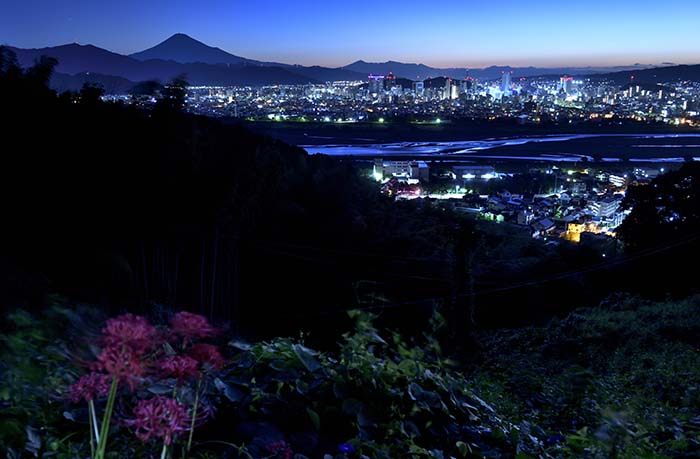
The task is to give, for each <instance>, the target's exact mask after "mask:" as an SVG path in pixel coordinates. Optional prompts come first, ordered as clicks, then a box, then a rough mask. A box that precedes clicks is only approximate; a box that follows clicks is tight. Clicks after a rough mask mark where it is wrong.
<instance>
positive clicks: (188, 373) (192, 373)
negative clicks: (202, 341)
mask: <svg viewBox="0 0 700 459" xmlns="http://www.w3.org/2000/svg"><path fill="white" fill-rule="evenodd" d="M197 364H198V362H197V361H196V360H195V359H193V358H192V357H188V356H186V355H183V356H180V355H175V356H169V357H166V358H165V359H164V360H163V361H162V362H161V363H160V369H161V370H162V372H163V376H165V377H169V376H171V377H175V378H177V379H178V380H179V381H184V380H186V379H188V378H196V377H198V376H199V371H198V370H197Z"/></svg>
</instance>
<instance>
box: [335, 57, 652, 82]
mask: <svg viewBox="0 0 700 459" xmlns="http://www.w3.org/2000/svg"><path fill="white" fill-rule="evenodd" d="M342 68H343V69H347V70H352V71H355V72H360V73H365V74H379V75H386V74H387V73H389V72H393V73H394V75H397V76H400V77H404V78H409V79H413V80H427V79H430V78H437V77H449V78H457V79H462V78H465V77H467V76H470V77H472V78H482V79H493V78H500V77H501V75H503V72H512V74H513V77H515V78H520V77H534V76H540V75H558V74H559V75H562V74H567V75H591V74H597V73H609V72H615V71H627V70H635V71H636V70H640V69H647V68H654V66H651V65H642V64H635V65H630V66H618V67H553V68H545V67H511V66H507V65H505V66H491V67H486V68H483V69H468V68H466V67H464V68H435V67H430V66H427V65H425V64H407V63H403V62H396V61H387V62H365V61H362V60H359V61H356V62H353V63H352V64H349V65H346V66H345V67H342Z"/></svg>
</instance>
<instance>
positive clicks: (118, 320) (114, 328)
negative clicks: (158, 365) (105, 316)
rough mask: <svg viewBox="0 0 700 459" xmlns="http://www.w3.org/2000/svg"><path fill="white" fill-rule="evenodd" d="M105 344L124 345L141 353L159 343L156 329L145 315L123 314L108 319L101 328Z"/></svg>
mask: <svg viewBox="0 0 700 459" xmlns="http://www.w3.org/2000/svg"><path fill="white" fill-rule="evenodd" d="M102 334H103V340H104V342H105V345H106V346H120V345H125V346H129V347H130V348H132V349H133V350H134V351H136V352H139V353H143V352H146V351H147V350H149V349H153V348H154V347H156V346H157V345H158V344H159V333H158V329H157V328H156V327H154V326H153V325H151V324H150V323H149V322H148V320H146V318H145V317H142V316H136V315H134V314H123V315H121V316H119V317H115V318H113V319H109V320H108V321H107V324H106V325H105V327H104V328H103V329H102Z"/></svg>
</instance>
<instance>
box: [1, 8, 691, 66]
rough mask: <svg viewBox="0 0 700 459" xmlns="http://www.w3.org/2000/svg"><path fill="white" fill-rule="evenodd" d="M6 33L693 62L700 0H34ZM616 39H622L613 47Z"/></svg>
mask: <svg viewBox="0 0 700 459" xmlns="http://www.w3.org/2000/svg"><path fill="white" fill-rule="evenodd" d="M4 9H5V14H3V15H2V17H0V30H2V32H0V43H2V44H9V45H13V46H18V47H23V48H41V47H47V46H56V45H61V44H66V43H72V42H76V43H80V44H92V45H95V46H98V47H102V48H105V49H109V50H111V51H114V52H117V53H120V54H130V53H134V52H138V51H142V50H144V49H147V48H150V47H152V46H154V45H156V44H157V43H160V42H161V41H162V40H163V39H165V38H166V37H168V36H170V35H172V34H174V33H180V32H181V33H186V34H188V35H191V36H193V37H195V38H197V39H198V40H201V41H203V42H205V43H207V44H210V45H211V46H216V47H219V48H221V49H223V50H224V51H227V52H230V53H232V54H236V55H239V56H243V57H246V58H250V59H257V60H262V61H276V62H282V63H294V64H301V65H322V66H328V67H340V66H344V65H348V64H350V63H352V62H355V61H357V60H365V61H368V62H384V61H388V60H394V61H399V62H411V63H414V62H415V63H423V64H426V65H430V66H433V67H440V68H446V67H470V68H483V67H488V66H491V65H511V66H530V65H532V66H541V67H557V66H617V65H620V66H621V65H632V64H635V63H641V64H645V65H659V64H663V63H668V62H670V63H675V64H695V63H698V62H700V52H698V50H697V47H694V45H693V43H692V40H691V38H692V31H693V27H694V24H693V20H694V19H693V18H695V17H697V14H698V13H700V4H698V3H697V2H694V1H691V0H675V1H671V2H666V3H665V4H664V5H660V4H653V5H644V6H643V7H640V6H639V5H638V4H635V3H634V2H632V1H631V0H617V1H612V2H610V1H608V2H603V1H599V0H594V1H592V2H585V3H578V4H575V3H571V4H565V3H562V2H555V1H552V0H534V1H532V2H529V3H524V2H516V1H514V0H503V1H501V2H499V3H498V5H497V7H494V6H485V5H483V4H482V2H456V1H451V0H450V1H446V2H443V3H441V4H440V5H438V6H436V7H434V8H433V7H431V6H430V5H426V4H424V3H417V2H416V3H414V2H405V3H403V4H401V5H391V4H375V3H372V2H366V1H361V2H358V3H354V4H353V5H352V6H349V5H345V4H340V3H328V4H324V5H319V4H317V3H315V2H310V1H306V0H304V1H300V2H294V3H293V4H291V3H289V2H282V1H272V2H269V3H268V4H266V7H265V9H264V11H262V12H261V11H260V8H259V7H256V6H255V5H253V4H242V3H238V4H230V3H228V2H224V1H220V0H216V1H209V2H206V3H200V4H198V5H197V6H193V5H190V4H172V5H171V4H166V3H165V2H162V1H155V2H150V3H149V4H148V5H145V6H144V5H142V4H139V3H137V2H135V1H132V0H128V1H125V2H121V3H119V4H108V5H97V4H94V3H93V2H88V1H86V0H74V1H66V0H60V1H57V2H48V1H47V0H35V1H27V2H21V3H15V4H11V5H6V6H5V8H4ZM611 44H612V46H611Z"/></svg>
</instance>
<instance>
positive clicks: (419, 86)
mask: <svg viewBox="0 0 700 459" xmlns="http://www.w3.org/2000/svg"><path fill="white" fill-rule="evenodd" d="M424 90H425V86H424V83H423V82H422V81H414V82H413V91H415V93H416V95H417V96H422V95H423V92H424Z"/></svg>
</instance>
